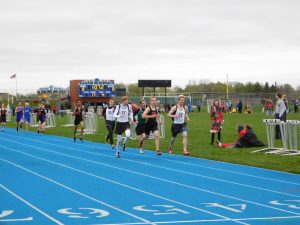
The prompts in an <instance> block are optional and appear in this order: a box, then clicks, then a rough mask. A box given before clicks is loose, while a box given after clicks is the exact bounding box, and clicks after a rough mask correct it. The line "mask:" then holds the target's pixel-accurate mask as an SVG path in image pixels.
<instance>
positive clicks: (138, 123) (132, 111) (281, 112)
mask: <svg viewBox="0 0 300 225" xmlns="http://www.w3.org/2000/svg"><path fill="white" fill-rule="evenodd" d="M185 100H186V99H185V96H183V95H179V96H178V98H177V102H176V104H174V105H172V106H170V107H168V111H167V112H166V115H167V117H168V118H171V119H172V125H171V134H172V135H171V140H170V144H169V147H168V153H169V154H172V153H173V152H174V143H175V141H176V139H177V136H178V134H181V136H182V143H183V150H182V152H183V155H185V156H189V155H190V152H189V149H188V130H187V122H189V121H190V118H189V116H188V113H189V112H190V110H189V109H188V107H187V105H186V102H185ZM271 104H272V102H271V101H270V100H267V101H266V102H265V105H266V106H267V108H268V109H267V110H268V112H269V110H270V108H272V110H273V104H272V105H271ZM133 106H134V107H133ZM199 107H200V105H199ZM232 107H233V106H232V103H231V101H229V104H228V105H227V109H228V110H232ZM242 107H243V106H242V102H241V101H239V102H238V104H237V106H236V108H237V111H238V112H240V113H241V111H242ZM51 109H53V108H51V105H50V103H49V102H48V101H46V103H41V104H40V105H39V106H38V107H34V109H31V107H30V106H29V102H28V101H25V103H24V105H23V104H22V102H21V101H20V102H18V105H17V106H16V107H15V109H14V113H15V115H16V131H17V132H18V131H19V129H21V128H22V127H24V129H25V130H27V131H28V130H29V124H30V122H31V121H30V120H31V114H32V113H34V114H35V115H36V119H37V123H38V128H37V132H38V133H44V132H45V123H46V119H47V113H49V112H50V111H51ZM287 109H288V106H287V100H286V98H285V96H283V95H281V93H277V94H276V103H275V109H274V118H275V119H279V120H282V121H286V115H287V113H288V110H287ZM86 110H87V109H86V108H85V107H84V105H83V104H82V103H81V101H80V100H78V101H77V102H76V103H75V104H74V107H73V116H74V130H73V134H74V135H73V139H74V142H76V135H77V130H78V129H80V134H79V139H80V140H81V141H83V133H84V116H85V112H86ZM199 111H200V110H199ZM251 111H252V109H251V104H250V103H249V102H247V104H246V112H248V113H251ZM7 112H8V110H7V108H6V106H5V104H4V103H2V104H1V108H0V122H1V130H2V131H4V129H5V126H6V115H7ZM225 112H226V110H224V104H222V102H221V101H220V100H218V99H216V100H215V101H214V102H213V104H212V105H211V108H210V123H211V129H210V133H211V141H210V144H211V145H214V144H217V145H218V146H219V147H221V148H241V147H253V146H263V145H264V144H263V143H262V142H261V141H259V140H258V138H257V136H256V134H255V133H254V131H253V128H252V126H251V125H249V124H247V125H245V126H238V135H239V136H238V139H237V141H235V142H234V143H229V144H224V143H222V141H221V133H222V126H223V123H224V113H225ZM294 112H295V113H297V112H298V101H296V100H295V101H294ZM102 116H103V118H104V119H105V126H106V129H107V135H106V136H105V140H106V142H107V143H110V145H111V148H112V149H116V157H118V158H119V157H120V155H121V151H120V150H121V149H122V150H123V151H126V144H127V142H128V139H129V138H130V136H131V129H130V127H131V124H132V125H134V126H135V133H136V135H137V140H138V147H139V150H140V153H141V154H143V153H144V152H143V150H144V144H145V142H146V141H147V140H148V139H149V137H150V134H152V135H153V137H154V143H155V152H156V154H157V155H158V156H159V155H161V151H160V143H159V126H160V125H161V123H162V121H161V117H160V110H159V108H158V104H157V99H156V97H155V96H153V97H151V98H150V101H149V105H147V103H146V101H145V99H141V100H140V102H139V105H136V104H135V105H133V104H130V103H129V99H128V97H127V96H123V97H122V98H121V100H120V103H119V104H115V102H114V99H110V100H109V102H108V103H107V104H106V105H105V107H104V108H103V111H102ZM114 133H115V134H116V136H117V141H116V143H114V139H113V137H114ZM123 135H124V136H125V138H124V139H123V141H122V136H123ZM215 136H217V140H216V142H215ZM275 138H281V135H280V130H279V127H278V126H276V127H275Z"/></svg>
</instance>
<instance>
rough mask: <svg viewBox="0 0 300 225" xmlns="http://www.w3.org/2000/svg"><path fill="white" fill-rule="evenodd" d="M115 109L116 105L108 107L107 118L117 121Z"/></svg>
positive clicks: (106, 110)
mask: <svg viewBox="0 0 300 225" xmlns="http://www.w3.org/2000/svg"><path fill="white" fill-rule="evenodd" d="M114 111H115V108H114V107H107V108H106V109H105V120H108V121H115V118H114Z"/></svg>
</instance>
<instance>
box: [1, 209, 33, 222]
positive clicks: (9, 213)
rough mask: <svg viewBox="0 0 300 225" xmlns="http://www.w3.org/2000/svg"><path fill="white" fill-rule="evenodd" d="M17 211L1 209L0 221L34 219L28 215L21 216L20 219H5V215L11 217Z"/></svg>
mask: <svg viewBox="0 0 300 225" xmlns="http://www.w3.org/2000/svg"><path fill="white" fill-rule="evenodd" d="M14 212H15V211H14V210H3V211H0V223H1V222H20V221H22V222H26V221H32V220H33V217H27V218H21V219H20V218H19V219H5V217H9V216H10V215H12V214H13V213H14Z"/></svg>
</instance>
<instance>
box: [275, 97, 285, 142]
mask: <svg viewBox="0 0 300 225" xmlns="http://www.w3.org/2000/svg"><path fill="white" fill-rule="evenodd" d="M276 99H277V101H276V106H275V119H279V120H281V121H284V119H285V118H284V115H285V112H286V106H285V104H284V101H283V100H282V95H281V93H277V94H276ZM275 138H276V139H280V138H281V133H280V127H279V125H276V126H275Z"/></svg>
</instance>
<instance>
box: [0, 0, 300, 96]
mask: <svg viewBox="0 0 300 225" xmlns="http://www.w3.org/2000/svg"><path fill="white" fill-rule="evenodd" d="M299 9H300V1H299V0H51V1H49V0H26V1H20V0H0V30H1V35H0V91H1V90H3V89H15V88H16V81H17V88H18V89H20V90H21V89H37V88H39V87H45V86H49V85H54V86H59V87H68V86H69V81H70V80H75V79H93V78H100V79H113V80H115V82H116V83H125V84H129V83H137V81H138V80H139V79H153V80H155V79H170V80H172V86H173V87H174V86H180V87H184V86H185V85H186V84H188V83H189V82H191V81H193V82H203V81H206V82H218V81H220V82H226V80H227V75H228V80H229V82H243V83H246V82H249V81H250V82H259V83H262V84H264V83H265V82H268V83H269V84H274V83H275V82H276V83H277V84H284V83H289V84H291V85H292V86H293V87H294V88H296V87H297V86H299V85H300V13H299ZM13 74H17V80H15V79H9V77H10V76H11V75H13Z"/></svg>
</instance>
